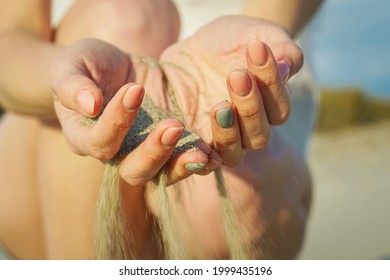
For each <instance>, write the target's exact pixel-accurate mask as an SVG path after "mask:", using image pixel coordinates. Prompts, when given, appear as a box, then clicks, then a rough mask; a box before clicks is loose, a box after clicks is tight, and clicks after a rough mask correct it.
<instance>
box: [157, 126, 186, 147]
mask: <svg viewBox="0 0 390 280" xmlns="http://www.w3.org/2000/svg"><path fill="white" fill-rule="evenodd" d="M183 131H184V127H183V126H180V127H170V128H167V129H166V130H165V131H164V133H163V135H162V136H161V143H162V144H163V145H165V146H172V145H174V144H175V143H176V142H177V141H178V140H179V138H180V136H181V135H182V133H183Z"/></svg>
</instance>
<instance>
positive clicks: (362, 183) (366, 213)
mask: <svg viewBox="0 0 390 280" xmlns="http://www.w3.org/2000/svg"><path fill="white" fill-rule="evenodd" d="M309 165H310V168H311V171H312V175H313V179H314V201H313V208H312V212H311V216H310V220H309V225H308V230H307V236H306V239H305V243H304V247H303V250H302V252H301V254H300V256H299V258H300V259H381V258H389V257H390V121H382V122H379V123H375V124H370V125H361V126H357V127H348V128H343V129H339V130H336V131H327V132H319V133H316V134H315V135H314V137H313V139H312V141H311V145H310V153H309Z"/></svg>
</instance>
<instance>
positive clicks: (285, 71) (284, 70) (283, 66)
mask: <svg viewBox="0 0 390 280" xmlns="http://www.w3.org/2000/svg"><path fill="white" fill-rule="evenodd" d="M278 68H279V74H280V77H281V78H282V80H283V81H284V82H287V80H288V78H289V75H290V71H291V70H290V66H289V65H288V63H287V62H286V61H284V60H281V61H279V63H278Z"/></svg>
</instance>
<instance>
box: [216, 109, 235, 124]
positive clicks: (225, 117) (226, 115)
mask: <svg viewBox="0 0 390 280" xmlns="http://www.w3.org/2000/svg"><path fill="white" fill-rule="evenodd" d="M215 117H216V119H217V123H218V124H219V126H220V127H222V128H229V127H231V126H232V125H233V110H232V109H231V108H229V107H227V108H223V109H221V110H219V111H218V112H217V113H216V114H215Z"/></svg>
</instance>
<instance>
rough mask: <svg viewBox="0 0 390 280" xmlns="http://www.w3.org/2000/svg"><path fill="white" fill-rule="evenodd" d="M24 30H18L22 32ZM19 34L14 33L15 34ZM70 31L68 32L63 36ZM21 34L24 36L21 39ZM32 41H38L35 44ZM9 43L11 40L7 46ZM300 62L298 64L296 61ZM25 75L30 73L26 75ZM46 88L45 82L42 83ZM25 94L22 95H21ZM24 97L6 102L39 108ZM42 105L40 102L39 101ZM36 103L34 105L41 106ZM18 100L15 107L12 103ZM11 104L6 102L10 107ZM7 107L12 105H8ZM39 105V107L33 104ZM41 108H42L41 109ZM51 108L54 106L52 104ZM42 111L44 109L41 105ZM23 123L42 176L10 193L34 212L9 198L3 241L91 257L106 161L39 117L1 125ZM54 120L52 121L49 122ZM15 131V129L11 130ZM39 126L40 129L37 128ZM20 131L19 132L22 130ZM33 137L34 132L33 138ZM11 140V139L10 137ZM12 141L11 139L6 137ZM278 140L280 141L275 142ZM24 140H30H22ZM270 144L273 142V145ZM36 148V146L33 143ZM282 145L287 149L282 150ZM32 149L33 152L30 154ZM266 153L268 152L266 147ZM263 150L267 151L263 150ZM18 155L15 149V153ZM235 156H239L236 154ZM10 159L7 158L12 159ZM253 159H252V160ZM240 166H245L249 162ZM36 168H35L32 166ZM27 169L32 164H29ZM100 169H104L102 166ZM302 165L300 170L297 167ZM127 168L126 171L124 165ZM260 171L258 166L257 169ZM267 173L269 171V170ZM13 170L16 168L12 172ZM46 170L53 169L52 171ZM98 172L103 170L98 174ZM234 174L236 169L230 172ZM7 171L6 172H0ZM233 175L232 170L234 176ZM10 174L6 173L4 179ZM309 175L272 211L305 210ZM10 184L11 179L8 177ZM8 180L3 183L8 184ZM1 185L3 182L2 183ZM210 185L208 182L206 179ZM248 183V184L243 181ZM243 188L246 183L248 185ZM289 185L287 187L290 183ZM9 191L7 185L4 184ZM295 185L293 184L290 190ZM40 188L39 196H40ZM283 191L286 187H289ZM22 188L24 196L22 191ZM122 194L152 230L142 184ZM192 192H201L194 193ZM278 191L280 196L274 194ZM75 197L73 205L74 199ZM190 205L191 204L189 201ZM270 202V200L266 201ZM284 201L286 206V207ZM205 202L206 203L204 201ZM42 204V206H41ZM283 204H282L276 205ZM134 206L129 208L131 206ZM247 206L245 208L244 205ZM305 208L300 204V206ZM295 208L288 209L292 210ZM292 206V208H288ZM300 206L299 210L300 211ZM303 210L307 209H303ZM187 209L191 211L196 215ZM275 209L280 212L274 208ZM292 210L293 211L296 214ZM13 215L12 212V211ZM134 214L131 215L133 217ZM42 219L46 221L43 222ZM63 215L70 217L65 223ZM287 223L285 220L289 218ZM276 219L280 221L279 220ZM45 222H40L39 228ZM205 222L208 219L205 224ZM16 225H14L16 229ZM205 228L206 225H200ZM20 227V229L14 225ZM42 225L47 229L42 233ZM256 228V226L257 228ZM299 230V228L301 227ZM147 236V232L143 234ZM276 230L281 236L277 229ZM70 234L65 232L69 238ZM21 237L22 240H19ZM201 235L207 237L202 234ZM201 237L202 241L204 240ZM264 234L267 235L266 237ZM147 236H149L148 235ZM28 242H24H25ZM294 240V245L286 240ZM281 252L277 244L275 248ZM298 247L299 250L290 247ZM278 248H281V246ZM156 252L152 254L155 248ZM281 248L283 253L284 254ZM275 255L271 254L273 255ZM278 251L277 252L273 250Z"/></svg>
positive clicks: (43, 253) (210, 204)
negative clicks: (76, 148) (73, 148)
mask: <svg viewBox="0 0 390 280" xmlns="http://www.w3.org/2000/svg"><path fill="white" fill-rule="evenodd" d="M19 35H20V34H19V33H18V36H19ZM15 36H16V35H15ZM18 36H16V37H17V39H18V40H20V41H23V40H24V39H25V38H22V36H20V37H18ZM65 37H66V36H65ZM22 39H23V40H22ZM35 43H36V44H37V45H38V44H40V42H38V41H35ZM33 46H34V45H33ZM44 46H45V48H46V47H47V48H49V47H51V46H46V45H44ZM8 47H9V46H8ZM298 68H299V67H298ZM26 77H29V75H26ZM41 89H42V90H43V87H41ZM37 92H41V91H40V90H37ZM21 99H23V98H21ZM23 102H25V101H21V102H20V103H19V105H18V106H16V105H15V104H10V103H7V102H2V103H3V104H6V106H9V108H17V109H18V110H25V112H26V111H27V112H28V113H35V111H30V110H32V109H30V108H29V109H26V108H25V107H24V106H23ZM38 105H39V106H41V105H40V104H38ZM38 105H37V107H36V108H40V107H39V106H38ZM12 106H15V107H12ZM6 108H7V107H6ZM31 108H35V107H34V106H31ZM7 109H8V108H7ZM34 110H35V109H34ZM37 110H38V109H37ZM51 110H52V108H51ZM51 110H50V109H48V110H47V111H46V110H45V114H44V116H45V117H46V116H47V115H48V114H47V113H46V112H51ZM40 112H41V111H40ZM20 122H21V123H26V124H29V125H28V126H29V127H30V126H31V127H32V128H38V129H33V132H31V134H28V135H27V137H28V138H26V135H23V136H24V138H22V139H38V141H37V142H36V143H37V146H36V147H37V150H35V151H38V152H39V155H40V156H39V161H38V164H37V171H38V178H36V177H35V175H34V174H32V175H31V174H30V175H31V177H25V179H26V181H25V182H22V183H21V184H20V185H19V186H16V187H15V188H14V192H13V193H11V194H10V196H11V195H12V196H16V197H20V198H24V199H25V202H26V203H24V204H23V205H26V207H28V206H30V209H31V210H32V211H29V215H30V216H33V218H32V219H27V218H26V216H25V214H23V213H25V212H24V211H23V213H21V212H22V211H21V210H18V211H17V210H13V211H9V209H15V208H13V207H12V203H11V202H12V201H14V200H10V203H5V204H3V205H2V207H4V209H7V210H6V211H2V213H5V212H7V213H12V214H14V215H15V217H14V219H13V221H14V224H12V225H10V227H8V228H11V230H9V229H8V232H5V234H2V239H3V240H4V241H5V243H6V244H7V245H8V247H9V248H11V250H12V252H15V254H16V255H17V256H18V257H20V258H88V257H90V255H89V251H90V247H91V235H92V232H91V228H92V223H93V203H94V201H95V199H96V189H97V186H98V184H99V182H100V179H101V178H100V176H101V169H102V168H103V165H102V164H101V163H100V162H99V161H96V160H93V159H91V158H80V157H78V156H76V155H74V154H72V153H70V151H69V149H68V146H67V143H66V141H65V140H64V139H63V136H62V134H61V133H60V131H59V130H58V128H56V127H55V125H45V126H42V124H41V123H39V122H37V121H35V120H26V119H25V118H24V117H19V116H16V115H12V114H10V115H8V116H7V117H6V119H5V120H4V121H3V123H2V126H3V127H8V129H9V127H12V126H13V125H8V124H10V123H15V124H18V125H21V124H20ZM45 123H48V121H47V118H45ZM50 124H52V123H50ZM10 131H12V130H10ZM37 131H38V132H37ZM27 132H28V133H30V130H27V129H26V133H27ZM18 133H19V132H18ZM9 135H10V137H11V139H12V137H20V136H21V135H18V134H17V133H16V132H14V133H11V134H9ZM30 137H31V138H30ZM8 141H10V140H8ZM34 142H35V141H31V143H34ZM8 143H10V142H8ZM276 143H278V142H276ZM279 144H280V143H279ZM22 145H26V143H22ZM6 146H7V143H5V144H4V147H6ZM271 146H272V145H271ZM33 150H34V149H33ZM281 151H283V150H281ZM4 152H5V153H4V154H5V155H6V156H8V158H14V156H15V153H11V151H6V149H4ZM29 154H30V155H29ZM34 154H35V152H26V151H24V153H23V155H24V158H26V163H28V162H30V163H31V162H32V163H33V164H35V163H36V160H37V159H36V158H34ZM264 154H267V153H264ZM264 154H263V155H264ZM285 154H287V158H294V156H293V155H292V154H291V153H289V152H286V153H285ZM16 156H17V155H16ZM241 157H242V155H240V156H239V158H240V159H241V160H242V158H241ZM58 158H60V159H61V161H59V162H58V161H57V160H56V159H58ZM233 158H236V156H235V155H234V156H233ZM55 161H57V162H58V164H57V165H56V166H53V165H52V164H51V163H52V162H55ZM245 162H246V158H244V163H245ZM8 164H9V163H8ZM248 164H249V163H248ZM242 166H246V165H245V164H244V165H242ZM13 169H14V170H18V169H20V168H18V167H17V166H13V165H12V164H9V165H6V166H5V168H4V171H3V172H4V175H6V174H7V172H9V171H10V170H13ZM30 169H33V168H30ZM26 170H28V167H27V169H26ZM99 170H100V171H99ZM295 171H297V172H295V174H300V173H301V172H302V170H300V169H299V168H298V170H295ZM298 171H299V172H298ZM124 172H125V171H124ZM254 172H256V171H255V170H254V171H253V173H254ZM80 173H81V174H83V175H84V176H78V177H77V178H75V177H73V176H72V174H80ZM265 173H267V172H265ZM10 174H12V173H11V172H10ZM48 174H50V175H49V176H48ZM99 174H100V175H99ZM232 174H234V172H233V173H232ZM2 175H3V174H2ZM127 177H130V178H133V177H132V176H128V175H127ZM233 177H234V176H233ZM266 177H267V176H264V177H263V178H266ZM1 178H10V177H8V176H4V177H3V176H2V177H1ZM201 178H202V177H198V176H194V180H196V181H195V183H196V184H197V183H198V182H199V183H203V184H204V181H202V180H203V179H204V180H208V181H207V182H212V178H211V177H204V178H202V179H201ZM240 178H241V177H239V176H238V177H237V178H233V179H232V180H233V181H232V182H234V180H236V182H239V183H240V184H241V183H242V182H241V181H242V178H241V181H240ZM256 178H258V175H256V176H254V174H252V175H251V176H250V177H249V180H248V182H246V186H248V187H249V185H250V184H252V183H253V182H251V181H256ZM13 179H14V178H10V179H9V180H10V181H9V182H8V184H11V183H12V185H13V184H14V181H13ZM5 180H6V179H5ZM305 180H306V179H305V177H303V179H302V180H301V181H300V183H299V184H298V185H299V188H295V187H296V186H295V184H292V185H293V186H291V189H292V190H297V193H298V194H299V195H297V196H298V197H296V196H291V197H290V196H284V195H283V196H278V195H277V194H272V195H270V197H271V198H275V199H268V200H267V201H268V202H269V204H270V207H271V208H272V209H273V211H271V212H272V213H274V212H275V213H277V212H278V211H277V209H279V208H284V207H285V208H287V209H289V208H291V209H293V210H294V211H295V212H296V211H298V210H300V209H301V208H302V209H303V210H304V206H302V205H300V203H301V199H302V193H305V191H304V190H302V189H305V187H302V186H305V185H306V183H307V182H305ZM31 182H36V184H33V185H35V186H32V187H34V188H38V186H39V191H38V190H37V189H35V191H34V189H33V190H32V191H31V195H30V197H26V192H25V191H24V189H23V186H24V185H32V184H31ZM285 183H286V182H284V181H283V180H282V182H281V183H280V185H281V186H282V185H285ZM6 184H7V182H6ZM6 184H4V185H6ZM261 184H262V181H261V180H260V178H258V179H257V181H256V185H261ZM2 185H3V184H2ZM206 185H207V184H206ZM243 185H244V186H245V184H243ZM244 189H245V188H244ZM280 189H282V190H283V191H285V190H286V189H285V188H283V187H280V188H278V187H276V188H275V190H280ZM288 189H289V188H288ZM80 190H83V191H80ZM5 191H8V190H5ZM290 191H291V190H290ZM37 193H38V196H39V198H38V197H37ZM247 193H248V192H247V191H245V190H244V191H243V192H242V195H241V198H240V199H239V200H240V201H243V202H245V203H243V204H242V205H248V204H247V203H246V201H245V198H247V197H248V194H247ZM257 193H258V194H259V196H258V197H259V200H261V199H260V198H261V197H264V198H268V197H267V195H265V194H263V193H261V192H257ZM284 193H287V191H285V192H284ZM22 194H23V196H22ZM123 195H124V198H125V200H126V201H127V204H126V205H128V206H129V210H130V216H134V217H136V219H134V220H135V221H136V223H137V224H136V226H137V228H138V229H139V230H140V231H141V232H149V230H150V224H149V223H148V220H149V221H150V219H151V217H150V215H148V214H147V213H148V210H147V206H146V204H145V201H144V200H143V196H144V188H142V187H140V188H124V193H123ZM194 197H198V196H197V195H195V196H194ZM204 197H208V198H210V200H205V201H204V202H203V203H201V204H200V205H199V207H200V209H204V210H201V212H203V211H205V214H209V213H208V211H211V210H212V209H215V206H216V205H215V201H216V198H215V196H214V195H212V190H211V192H210V193H208V192H207V193H206V194H205V196H204ZM276 197H277V199H276ZM286 197H288V198H287V201H288V200H290V199H291V202H289V203H286V204H284V200H285V199H286ZM38 200H40V201H42V202H43V204H42V205H40V204H39V202H38ZM279 200H280V203H279V204H278V203H274V202H278V201H279ZM69 203H71V207H70V204H69ZM186 205H190V204H186ZM253 205H254V207H253V208H252V209H253V210H251V211H249V210H248V211H249V212H251V213H253V218H252V220H253V221H254V222H256V225H257V224H262V225H263V226H264V225H266V224H267V223H265V222H270V223H271V224H275V223H274V221H273V220H272V216H273V215H270V216H269V217H268V218H269V219H268V218H267V219H266V220H265V221H264V223H262V220H261V219H259V217H258V215H259V213H260V212H261V211H256V209H257V210H261V205H263V204H261V205H260V204H258V203H257V204H256V203H255V204H253ZM267 205H268V204H267ZM282 205H283V207H282ZM203 206H205V207H203ZM41 207H42V208H41ZM238 207H241V205H238ZM278 207H279V208H278ZM130 208H131V209H130ZM39 209H43V210H44V211H43V214H44V215H43V219H42V217H41V213H40V210H39ZM246 209H247V208H246ZM302 209H301V210H302ZM294 211H290V212H291V213H292V212H294ZM290 212H289V213H290ZM298 212H299V211H298ZM303 212H304V211H303ZM190 214H191V213H189V216H190V217H192V216H191V215H190ZM211 214H212V215H211V216H210V218H211V220H212V219H213V218H216V215H215V213H214V212H211ZM274 215H276V214H274ZM140 216H143V217H145V216H146V217H147V219H146V220H139V219H138V218H139V217H140ZM202 216H203V215H199V216H197V217H195V218H193V219H192V220H191V219H190V220H189V221H190V223H193V221H196V220H197V219H200V217H202ZM293 216H294V215H293ZM285 217H286V218H285V219H286V220H287V221H289V222H290V223H291V224H292V225H295V224H296V220H294V219H295V218H296V217H295V216H294V217H293V218H292V219H291V217H290V216H289V215H287V216H286V215H285ZM9 218H10V215H7V216H4V217H2V219H4V221H7V226H8V225H9V223H8V219H9ZM11 218H12V215H11ZM130 218H131V217H130ZM301 219H303V220H304V215H303V216H299V219H298V220H299V223H298V225H302V221H301ZM23 220H29V221H28V223H19V222H24V221H23ZM42 220H43V223H42ZM64 220H65V221H67V222H66V223H65V224H64ZM290 223H287V224H290ZM276 224H277V223H276ZM21 225H23V226H24V227H26V228H23V229H24V230H28V231H25V232H29V233H30V236H37V238H36V240H35V241H38V242H35V244H34V245H32V242H31V239H30V236H22V237H20V236H19V237H18V238H19V239H18V238H12V236H11V234H12V232H16V231H19V230H21V228H20V226H21ZM41 226H42V228H41ZM203 226H204V225H203ZM274 227H275V230H280V228H279V227H278V226H274ZM12 228H13V229H12ZM200 228H202V227H200ZM16 229H17V230H16ZM42 229H43V233H42ZM201 232H202V231H199V232H198V231H196V232H194V236H195V237H199V236H200V235H199V234H200V233H201ZM256 232H257V231H256ZM298 233H299V231H298ZM219 235H220V231H219V230H218V221H217V223H216V230H215V231H212V233H211V236H219ZM145 236H147V235H145ZM255 236H256V238H257V237H259V236H262V234H260V233H256V234H255ZM274 236H278V235H277V234H276V235H274ZM297 236H300V234H297ZM65 237H66V238H65ZM20 240H22V241H23V242H20ZM64 240H67V242H64ZM202 240H203V239H202ZM202 240H201V241H202ZM207 240H214V238H211V239H207ZM207 240H206V241H203V242H202V246H199V248H205V250H201V251H200V252H199V253H197V254H198V256H199V257H218V256H221V255H223V252H224V251H225V250H226V248H225V249H224V248H223V247H224V246H226V244H224V243H223V239H222V242H217V243H216V244H217V247H218V248H219V249H220V251H221V252H222V253H219V254H218V255H217V256H214V255H212V254H211V252H208V250H207V248H206V247H207V246H206V245H207V243H208V242H209V241H207ZM265 240H266V239H265ZM144 241H145V242H146V241H147V239H146V240H144ZM23 245H24V246H23ZM32 246H33V247H35V248H34V249H35V250H32V251H30V252H32V254H33V255H30V256H29V254H31V253H30V252H27V250H26V248H31V247H32ZM288 246H290V245H288ZM143 249H144V248H143ZM273 251H275V252H277V250H273ZM291 251H293V252H295V251H296V250H291ZM279 253H280V252H279ZM152 255H153V254H152ZM282 255H283V254H281V256H282ZM271 256H272V255H271ZM275 256H279V255H277V254H275Z"/></svg>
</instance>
